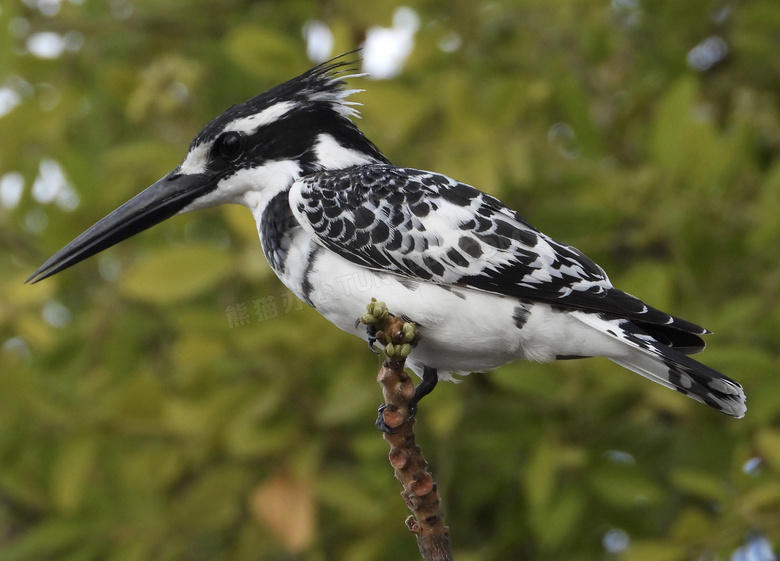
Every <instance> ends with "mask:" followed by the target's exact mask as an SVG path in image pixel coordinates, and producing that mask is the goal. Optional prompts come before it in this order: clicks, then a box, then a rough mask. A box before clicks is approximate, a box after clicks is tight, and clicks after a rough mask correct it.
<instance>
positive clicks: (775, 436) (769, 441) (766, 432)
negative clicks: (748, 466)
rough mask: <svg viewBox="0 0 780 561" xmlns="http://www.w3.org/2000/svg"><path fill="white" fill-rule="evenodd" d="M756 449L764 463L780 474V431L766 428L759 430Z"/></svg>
mask: <svg viewBox="0 0 780 561" xmlns="http://www.w3.org/2000/svg"><path fill="white" fill-rule="evenodd" d="M756 448H757V450H758V453H759V454H760V455H761V457H762V458H763V459H764V461H766V463H767V464H769V465H770V466H772V469H774V470H775V472H777V473H778V474H780V429H772V428H769V427H765V428H763V429H761V430H759V431H758V433H757V434H756Z"/></svg>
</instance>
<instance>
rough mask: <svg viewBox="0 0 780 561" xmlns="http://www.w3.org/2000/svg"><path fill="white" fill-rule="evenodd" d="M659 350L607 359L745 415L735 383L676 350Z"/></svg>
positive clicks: (715, 406) (728, 412)
mask: <svg viewBox="0 0 780 561" xmlns="http://www.w3.org/2000/svg"><path fill="white" fill-rule="evenodd" d="M659 350H660V351H661V352H660V353H659V355H660V356H659V355H656V354H655V353H653V352H652V351H651V352H647V351H640V350H637V351H636V352H632V353H631V354H630V356H628V357H626V358H612V357H610V360H612V361H613V362H615V363H617V364H619V365H620V366H622V367H624V368H628V369H629V370H631V371H633V372H636V373H637V374H640V375H642V376H644V377H645V378H647V379H648V380H652V381H653V382H656V383H658V384H661V385H662V386H665V387H667V388H670V389H673V390H676V391H678V392H680V393H681V394H683V395H687V396H688V397H690V398H691V399H695V400H696V401H698V402H700V403H704V404H705V405H709V406H710V407H712V408H713V409H717V410H718V411H720V412H721V413H725V414H726V415H731V416H732V417H736V418H737V419H740V418H742V417H744V416H745V411H747V407H746V406H745V394H744V392H743V391H742V386H740V385H739V384H738V383H737V382H735V381H734V380H732V379H730V378H728V377H726V376H724V375H723V374H721V373H720V372H718V371H717V370H713V369H712V368H710V367H708V366H705V365H704V364H701V363H700V362H696V361H695V360H693V359H691V358H688V357H687V356H685V355H682V354H679V353H677V352H676V351H673V350H670V349H659ZM675 355H677V356H675Z"/></svg>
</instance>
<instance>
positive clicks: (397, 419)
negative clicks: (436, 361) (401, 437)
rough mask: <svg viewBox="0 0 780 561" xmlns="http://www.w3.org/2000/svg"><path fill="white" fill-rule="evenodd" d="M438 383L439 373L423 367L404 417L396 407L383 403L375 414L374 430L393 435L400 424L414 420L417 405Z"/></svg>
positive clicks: (433, 369)
mask: <svg viewBox="0 0 780 561" xmlns="http://www.w3.org/2000/svg"><path fill="white" fill-rule="evenodd" d="M438 381H439V373H438V372H437V371H436V369H435V368H429V367H427V366H426V367H424V370H423V378H422V381H421V382H420V383H419V384H417V386H416V387H415V388H414V395H413V396H412V398H411V399H410V400H409V407H408V410H407V412H406V416H405V417H404V414H403V413H402V412H401V410H400V409H399V408H398V407H397V406H396V405H392V404H387V403H383V404H382V405H380V406H379V411H378V412H377V418H376V428H378V429H379V430H381V431H382V432H384V433H387V434H395V433H396V432H397V431H398V427H399V426H401V424H403V423H404V422H406V421H409V420H411V419H414V416H415V415H416V414H417V404H418V403H419V402H420V400H421V399H422V398H423V397H425V396H426V395H428V394H429V393H431V391H432V390H433V388H435V387H436V383H437V382H438Z"/></svg>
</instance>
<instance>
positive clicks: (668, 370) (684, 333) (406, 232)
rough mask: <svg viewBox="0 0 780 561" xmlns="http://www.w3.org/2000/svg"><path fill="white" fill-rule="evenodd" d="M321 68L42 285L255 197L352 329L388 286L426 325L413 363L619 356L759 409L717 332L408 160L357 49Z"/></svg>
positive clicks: (306, 283)
mask: <svg viewBox="0 0 780 561" xmlns="http://www.w3.org/2000/svg"><path fill="white" fill-rule="evenodd" d="M344 57H345V55H342V57H336V58H335V59H333V60H331V61H328V62H326V63H323V64H321V65H318V66H316V67H314V68H312V69H311V70H309V71H308V72H306V73H304V74H302V75H301V76H298V77H297V78H293V79H292V80H290V81H288V82H286V83H284V84H281V85H279V86H277V87H275V88H273V89H271V90H269V91H267V92H265V93H263V94H260V95H258V96H256V97H254V98H252V99H250V100H249V101H246V102H244V103H241V104H239V105H235V106H233V107H231V108H230V109H228V110H227V111H225V113H223V114H222V115H220V116H219V117H217V118H216V119H214V120H213V121H212V122H210V123H209V124H208V125H206V127H205V128H203V130H201V131H200V132H199V133H198V135H197V136H196V137H195V139H194V140H193V141H192V144H191V146H190V148H189V151H188V152H187V155H186V157H185V158H184V161H183V162H182V163H181V164H180V165H179V166H178V167H177V168H176V169H174V170H173V171H172V172H170V173H169V174H168V175H166V176H165V177H163V178H162V179H160V180H159V181H157V182H156V183H154V184H153V185H152V186H151V187H149V188H147V189H146V190H145V191H143V192H141V193H140V194H139V195H137V196H136V197H134V198H133V199H131V200H130V201H128V202H126V203H125V204H123V205H122V206H121V207H119V208H118V209H117V210H115V211H114V212H112V213H111V214H109V215H108V216H106V217H105V218H103V219H102V220H100V221H99V222H98V223H97V224H95V225H94V226H92V227H91V228H89V229H88V230H87V231H86V232H84V233H83V234H81V235H80V236H78V237H77V238H76V239H75V240H73V241H72V242H71V243H69V244H68V245H66V246H65V247H64V248H63V249H62V250H60V251H59V252H58V253H57V254H56V255H54V256H53V257H51V258H50V259H49V260H48V261H46V262H45V263H44V264H43V265H42V266H41V267H40V268H39V269H38V270H37V271H35V273H33V275H32V276H31V277H30V279H28V280H29V281H32V282H37V281H39V280H42V279H44V278H46V277H49V276H51V275H53V274H55V273H57V272H59V271H62V270H63V269H65V268H67V267H70V266H71V265H74V264H75V263H78V262H80V261H82V260H83V259H86V258H87V257H89V256H91V255H94V254H96V253H98V252H100V251H102V250H104V249H106V248H108V247H110V246H112V245H114V244H116V243H118V242H120V241H122V240H124V239H126V238H128V237H130V236H132V235H134V234H137V233H138V232H141V231H142V230H145V229H147V228H149V227H151V226H153V225H155V224H157V223H159V222H162V221H163V220H165V219H167V218H170V217H171V216H173V215H175V214H180V213H184V212H189V211H191V210H198V209H202V208H207V207H212V206H215V205H220V204H224V203H237V204H241V205H244V206H246V207H247V208H249V210H251V211H252V214H253V215H254V218H255V221H256V222H257V228H258V231H259V234H260V242H261V244H262V248H263V252H264V253H265V256H266V258H267V259H268V262H269V263H270V265H271V267H272V268H273V270H274V272H275V273H276V275H277V276H278V277H279V279H280V280H281V281H282V283H284V285H285V286H287V288H289V289H290V290H291V291H292V292H293V293H294V294H295V295H296V296H298V297H299V298H300V299H302V300H304V301H305V302H307V303H308V304H309V305H311V306H312V307H314V308H315V309H316V310H317V311H318V312H319V313H320V314H322V315H323V316H324V317H325V318H327V319H328V320H329V321H330V322H332V323H333V324H335V325H336V326H337V327H339V328H341V329H343V330H344V331H347V332H349V333H352V334H354V335H357V336H359V337H362V338H363V339H366V340H368V339H369V338H370V336H369V334H368V333H367V332H366V330H365V327H364V326H356V322H355V320H356V318H358V317H360V316H361V315H362V314H363V313H364V311H365V306H366V304H367V303H368V301H369V300H370V299H371V297H377V298H378V299H380V300H382V301H384V302H385V303H386V304H387V307H388V309H389V310H390V311H391V312H392V313H394V314H396V315H402V316H404V317H405V318H409V319H410V320H412V321H414V322H415V323H416V324H417V326H418V328H419V329H420V331H421V332H422V333H423V338H422V341H421V343H420V344H419V346H418V347H417V348H416V349H415V350H414V352H413V353H412V354H411V356H410V358H409V359H408V361H407V365H408V366H409V367H410V368H411V369H412V370H413V371H414V372H415V373H416V374H418V375H419V376H420V377H421V378H422V380H423V381H422V383H421V384H420V385H419V386H418V389H417V391H416V393H415V400H419V398H421V397H422V396H423V395H424V394H425V393H427V392H428V391H430V390H431V389H432V387H433V386H434V385H435V383H436V381H437V380H438V379H444V380H448V379H452V377H453V375H463V374H468V373H470V372H484V371H487V370H491V369H493V368H496V367H498V366H501V365H503V364H507V363H509V362H512V361H515V360H519V359H529V360H535V361H542V362H546V361H552V360H560V359H570V358H584V357H592V356H603V357H606V358H608V359H610V360H612V361H613V362H616V363H617V364H619V365H621V366H623V367H625V368H627V369H629V370H632V371H634V372H636V373H638V374H641V375H642V376H644V377H646V378H648V379H649V380H652V381H653V382H657V383H658V384H661V385H662V386H666V387H667V388H671V389H673V390H677V391H678V392H680V393H682V394H685V395H687V396H689V397H691V398H693V399H695V400H697V401H700V402H702V403H705V404H707V405H709V406H711V407H713V408H715V409H717V410H718V411H721V412H723V413H726V414H728V415H732V416H734V417H742V416H743V415H744V414H745V410H746V408H745V395H744V393H743V391H742V387H741V386H740V385H739V384H738V383H736V382H735V381H733V380H731V379H729V378H727V377H726V376H723V375H722V374H720V373H719V372H717V371H715V370H713V369H712V368H709V367H707V366H705V365H703V364H700V363H699V362H696V361H695V360H693V359H691V358H690V357H689V356H688V355H690V354H692V353H696V352H699V351H701V350H702V349H703V348H704V342H703V341H702V338H701V336H702V335H705V334H707V333H708V331H707V330H705V329H703V328H701V327H699V326H697V325H694V324H693V323H690V322H688V321H685V320H682V319H679V318H676V317H673V316H670V315H668V314H666V313H664V312H661V311H659V310H657V309H655V308H652V307H650V306H648V305H647V304H644V303H643V302H642V301H641V300H639V299H637V298H635V297H634V296H631V295H630V294H627V293H625V292H622V291H621V290H618V289H616V288H614V287H613V286H612V284H611V283H610V281H609V278H608V277H607V275H606V273H605V272H604V271H603V270H602V269H601V268H600V267H599V266H598V265H596V263H594V262H593V261H591V260H590V259H589V258H588V257H586V256H585V255H583V254H582V253H581V252H580V251H578V250H577V249H575V248H573V247H571V246H569V245H566V244H563V243H560V242H557V241H555V240H553V239H552V238H550V237H548V236H547V235H545V234H543V233H542V232H540V231H539V230H537V229H535V228H534V227H533V226H531V225H530V224H529V223H528V222H526V221H525V220H524V219H523V218H522V217H521V216H520V215H519V214H518V213H517V212H515V211H514V210H511V209H510V208H507V207H506V206H504V205H503V204H502V203H501V202H500V201H499V200H497V199H495V198H494V197H491V196H490V195H487V194H485V193H483V192H481V191H479V190H477V189H475V188H474V187H471V186H469V185H465V184H463V183H460V182H458V181H456V180H454V179H450V178H449V177H446V176H444V175H441V174H438V173H433V172H428V171H419V170H416V169H409V168H401V167H396V166H394V165H393V164H391V163H390V162H389V161H388V159H387V158H386V157H385V156H384V155H383V154H382V153H381V152H380V151H379V149H377V147H376V146H374V144H373V143H371V141H369V140H368V139H367V138H366V137H365V136H364V135H363V133H362V132H361V131H360V130H359V129H358V127H357V126H356V125H355V123H354V122H353V120H352V118H354V117H356V116H357V111H356V109H355V105H356V104H355V103H354V102H351V101H349V100H348V97H349V96H350V95H351V94H353V93H355V92H356V91H359V90H353V89H346V87H345V82H344V80H345V79H346V78H351V77H353V76H355V74H350V72H353V70H352V62H351V61H350V60H349V59H348V58H344Z"/></svg>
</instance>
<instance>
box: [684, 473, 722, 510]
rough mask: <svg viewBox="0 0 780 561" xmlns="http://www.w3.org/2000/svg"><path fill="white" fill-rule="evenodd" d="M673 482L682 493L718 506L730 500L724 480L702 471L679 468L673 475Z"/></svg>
mask: <svg viewBox="0 0 780 561" xmlns="http://www.w3.org/2000/svg"><path fill="white" fill-rule="evenodd" d="M671 480H672V482H673V483H674V485H675V486H676V487H677V488H678V489H680V490H681V491H684V492H686V493H689V494H691V495H693V496H695V497H698V498H700V499H704V500H708V501H713V502H715V503H717V504H725V503H726V502H727V501H728V499H729V496H728V492H727V489H726V485H725V482H724V480H723V479H722V478H719V477H715V476H713V475H711V474H709V473H707V472H705V471H702V470H693V469H685V468H678V469H675V470H674V471H673V472H672V473H671Z"/></svg>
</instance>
